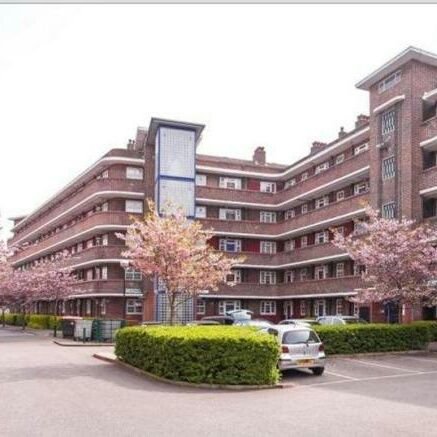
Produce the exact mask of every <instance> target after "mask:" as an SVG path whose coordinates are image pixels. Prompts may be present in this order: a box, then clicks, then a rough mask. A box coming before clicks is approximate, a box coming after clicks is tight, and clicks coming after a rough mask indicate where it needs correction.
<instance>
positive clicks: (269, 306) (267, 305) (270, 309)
mask: <svg viewBox="0 0 437 437" xmlns="http://www.w3.org/2000/svg"><path fill="white" fill-rule="evenodd" d="M260 314H261V315H262V316H268V315H275V314H276V302H275V301H274V300H262V301H261V303H260Z"/></svg>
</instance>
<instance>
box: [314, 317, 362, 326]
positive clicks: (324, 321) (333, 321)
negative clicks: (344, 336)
mask: <svg viewBox="0 0 437 437" xmlns="http://www.w3.org/2000/svg"><path fill="white" fill-rule="evenodd" d="M317 322H319V323H320V324H321V325H351V324H357V323H358V324H366V323H367V322H366V321H365V320H363V319H360V318H359V317H355V316H321V317H318V318H317Z"/></svg>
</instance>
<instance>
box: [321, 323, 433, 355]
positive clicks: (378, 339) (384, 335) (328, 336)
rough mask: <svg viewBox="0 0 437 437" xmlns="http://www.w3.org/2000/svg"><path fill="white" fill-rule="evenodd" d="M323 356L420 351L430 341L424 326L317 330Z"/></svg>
mask: <svg viewBox="0 0 437 437" xmlns="http://www.w3.org/2000/svg"><path fill="white" fill-rule="evenodd" d="M315 330H316V331H317V333H318V334H319V336H320V338H321V339H322V341H323V343H324V344H325V349H326V353H327V354H331V355H333V354H355V353H364V352H391V351H405V350H415V349H424V348H425V347H426V344H427V343H428V342H429V339H430V331H429V327H428V326H422V325H418V324H410V325H387V324H368V325H347V326H317V327H315Z"/></svg>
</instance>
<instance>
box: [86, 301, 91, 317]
mask: <svg viewBox="0 0 437 437" xmlns="http://www.w3.org/2000/svg"><path fill="white" fill-rule="evenodd" d="M85 314H86V315H90V314H91V299H85Z"/></svg>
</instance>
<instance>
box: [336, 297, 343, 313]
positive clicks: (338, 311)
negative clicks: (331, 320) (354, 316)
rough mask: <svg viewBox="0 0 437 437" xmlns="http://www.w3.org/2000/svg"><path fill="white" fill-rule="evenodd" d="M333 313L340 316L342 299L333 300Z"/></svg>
mask: <svg viewBox="0 0 437 437" xmlns="http://www.w3.org/2000/svg"><path fill="white" fill-rule="evenodd" d="M335 314H336V315H337V316H341V315H342V314H343V299H336V300H335Z"/></svg>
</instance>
